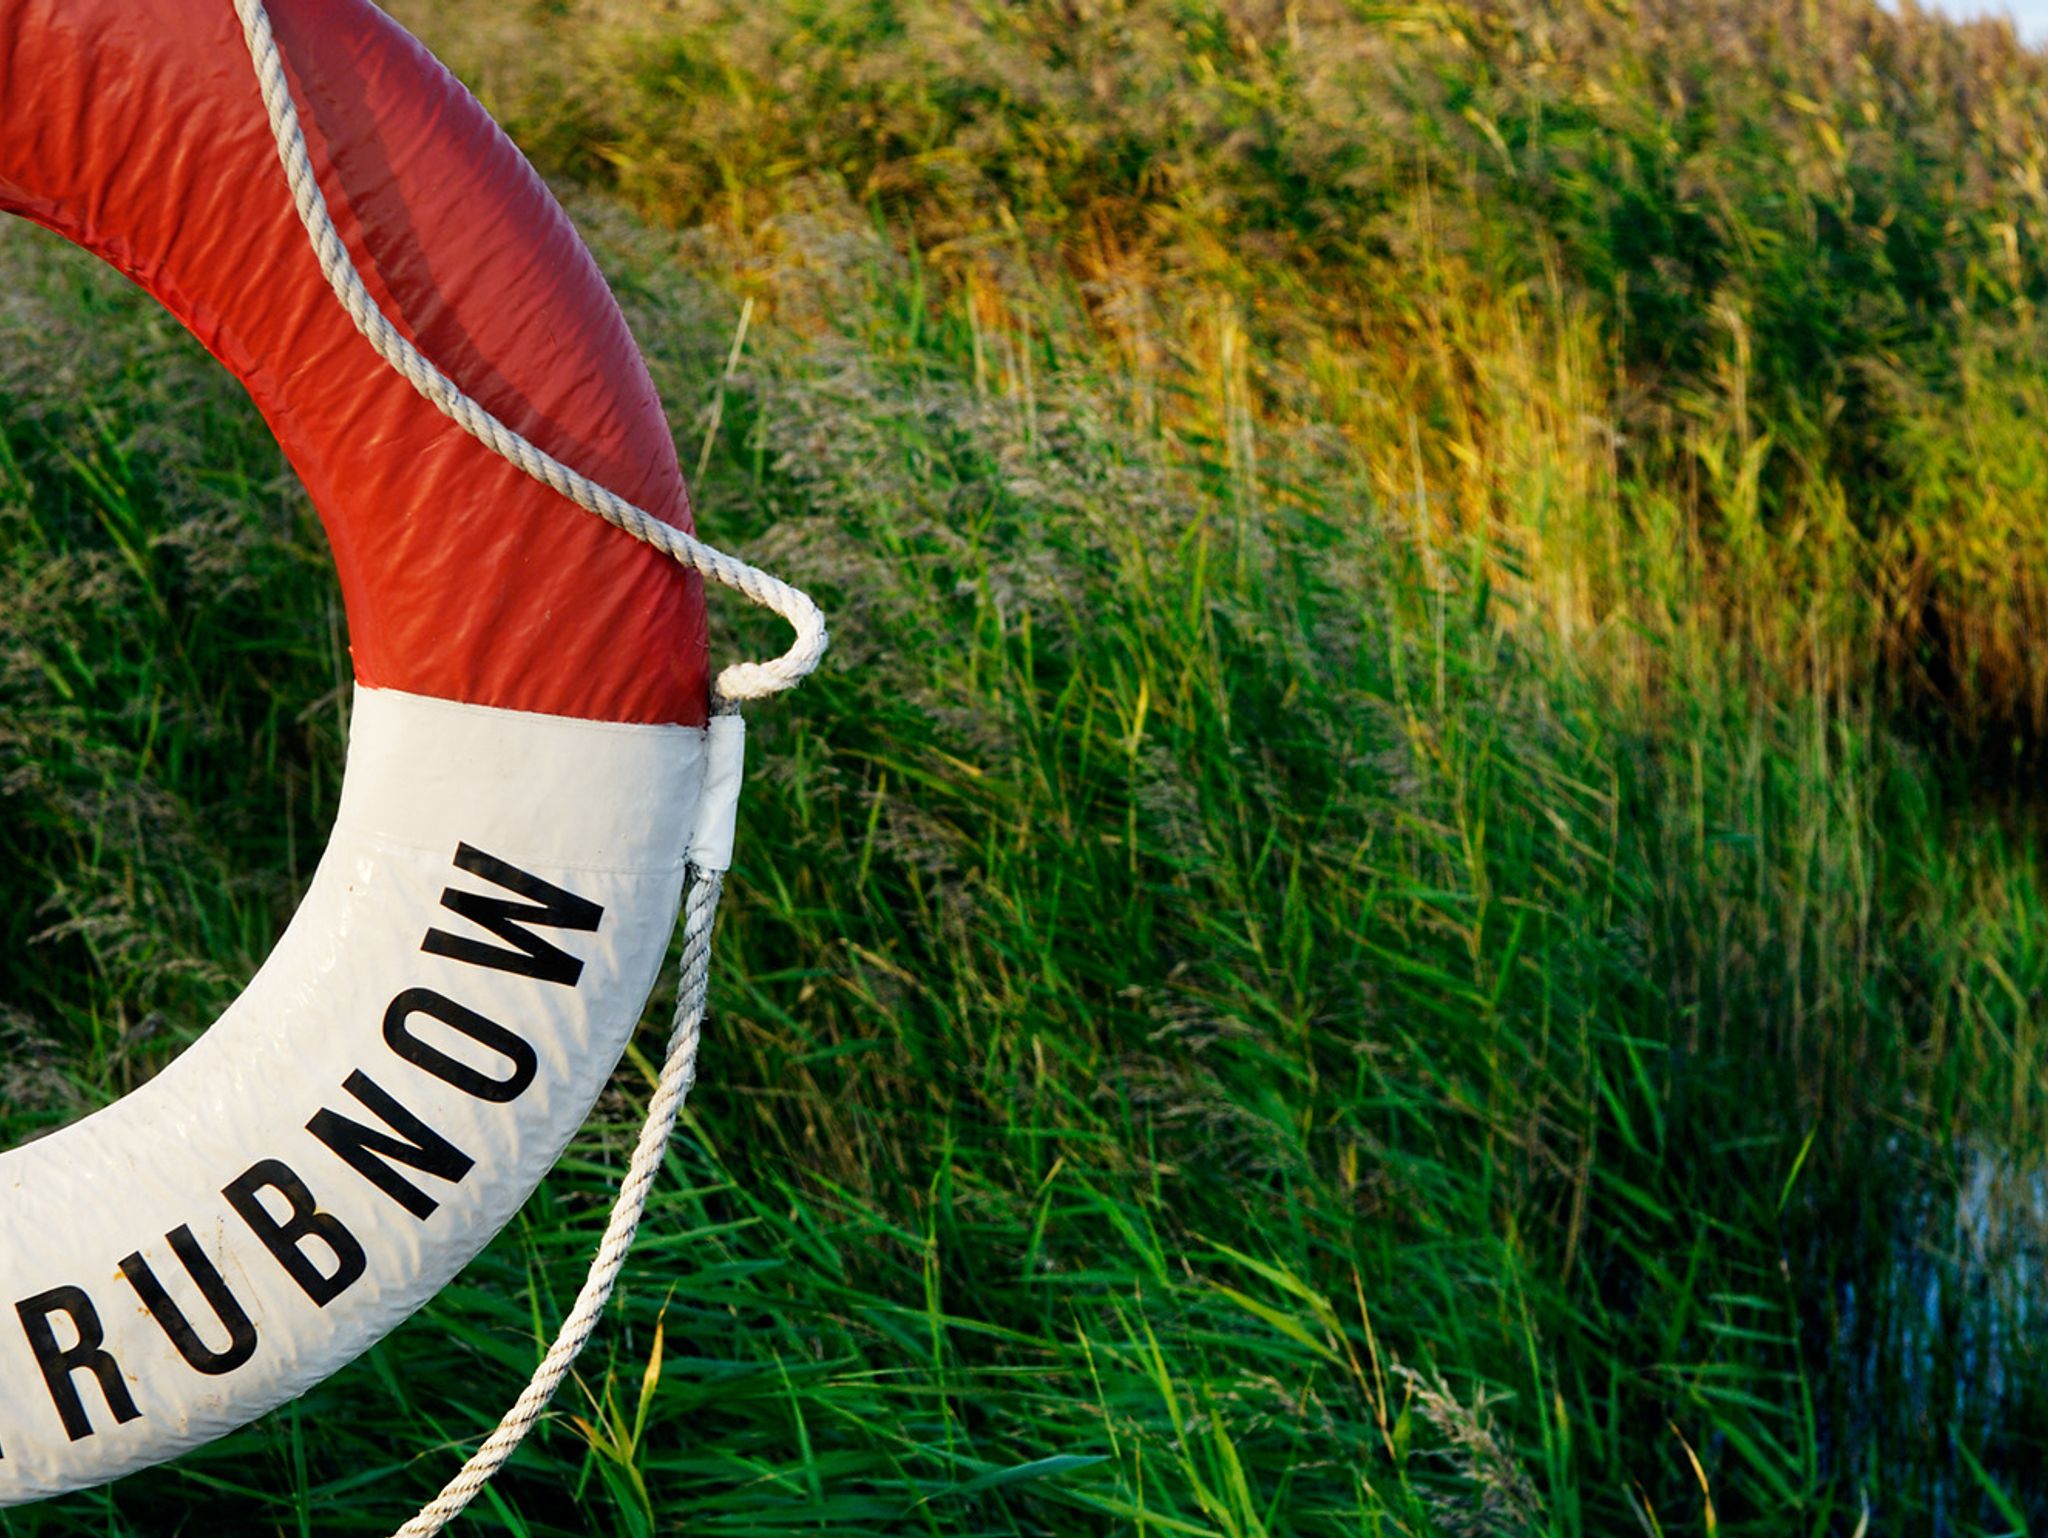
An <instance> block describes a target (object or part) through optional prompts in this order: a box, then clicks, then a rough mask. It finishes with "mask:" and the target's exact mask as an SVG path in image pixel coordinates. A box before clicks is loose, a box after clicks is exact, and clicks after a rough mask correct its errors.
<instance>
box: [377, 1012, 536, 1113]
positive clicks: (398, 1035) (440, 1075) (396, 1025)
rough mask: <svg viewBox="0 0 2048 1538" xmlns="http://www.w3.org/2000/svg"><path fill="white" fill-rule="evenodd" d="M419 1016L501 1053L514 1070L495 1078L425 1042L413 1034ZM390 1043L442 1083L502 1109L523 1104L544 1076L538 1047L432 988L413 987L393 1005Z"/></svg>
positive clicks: (387, 1017)
mask: <svg viewBox="0 0 2048 1538" xmlns="http://www.w3.org/2000/svg"><path fill="white" fill-rule="evenodd" d="M414 1015H427V1016H429V1017H431V1018H432V1019H435V1020H438V1021H440V1022H441V1023H442V1024H443V1025H445V1026H448V1027H449V1028H450V1029H452V1030H454V1031H456V1032H458V1033H459V1034H461V1035H464V1036H467V1037H468V1038H469V1039H470V1040H471V1041H473V1042H475V1043H476V1044H477V1045H478V1046H480V1047H484V1048H487V1049H488V1050H490V1051H492V1052H495V1053H497V1054H498V1055H499V1056H500V1057H502V1058H504V1059H505V1061H506V1062H508V1063H510V1064H511V1065H512V1071H511V1072H510V1073H509V1074H507V1075H506V1076H505V1077H504V1078H502V1079H494V1078H492V1077H491V1076H490V1075H489V1074H487V1073H480V1072H478V1071H477V1070H476V1069H474V1068H472V1067H470V1066H469V1064H467V1063H465V1062H463V1061H462V1060H461V1059H459V1058H455V1057H451V1056H449V1055H448V1054H447V1053H446V1052H443V1051H442V1050H441V1049H440V1048H439V1047H437V1046H435V1045H434V1044H433V1043H431V1042H428V1041H422V1040H421V1039H420V1038H419V1037H418V1036H417V1035H415V1034H414V1033H413V1029H412V1017H413V1016H414ZM384 1040H385V1041H386V1042H387V1043H388V1044H389V1045H390V1047H391V1050H392V1051H393V1052H396V1053H397V1054H398V1055H399V1056H400V1057H402V1058H404V1059H405V1060H406V1061H407V1062H408V1063H411V1064H412V1065H413V1066H414V1067H416V1068H424V1069H426V1071H427V1072H428V1073H430V1074H432V1075H433V1076H434V1077H435V1078H437V1079H439V1080H440V1081H441V1082H442V1083H444V1084H452V1085H454V1086H455V1088H457V1089H459V1090H461V1091H462V1092H463V1093H464V1094H465V1095H472V1096H474V1097H475V1098H476V1099H478V1100H489V1101H492V1102H493V1103H495V1104H498V1105H504V1104H506V1103H507V1102H508V1101H513V1100H517V1099H518V1098H519V1097H520V1096H521V1095H523V1094H525V1093H526V1088H527V1086H528V1085H530V1084H531V1083H533V1080H534V1075H536V1074H537V1073H539V1072H540V1058H539V1056H538V1055H537V1054H536V1053H535V1052H534V1050H533V1045H532V1043H530V1042H528V1041H527V1040H526V1039H525V1038H523V1037H520V1036H515V1035H513V1034H512V1033H511V1032H510V1031H508V1030H506V1029H505V1027H503V1026H502V1025H500V1024H498V1022H497V1021H495V1020H491V1019H488V1018H486V1017H485V1016H483V1015H480V1014H478V1013H477V1012H476V1011H475V1010H473V1009H471V1008H470V1007H469V1006H468V1005H466V1004H458V1003H456V1002H455V1001H454V1000H453V999H451V998H449V997H447V996H446V995H445V994H440V993H436V992H435V991H434V990H433V989H431V988H408V989H406V990H405V992H403V993H401V994H400V995H399V996H398V997H397V998H395V999H393V1000H392V1001H391V1007H390V1008H389V1009H387V1010H385V1011H384Z"/></svg>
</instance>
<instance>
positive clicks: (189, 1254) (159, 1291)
mask: <svg viewBox="0 0 2048 1538" xmlns="http://www.w3.org/2000/svg"><path fill="white" fill-rule="evenodd" d="M164 1238H165V1239H166V1240H168V1241H169V1243H170V1246H171V1253H172V1254H174V1255H176V1256H177V1257H178V1259H179V1261H180V1262H181V1263H182V1264H183V1265H184V1267H185V1272H186V1274H187V1275H188V1276H190V1277H191V1278H192V1284H193V1285H194V1286H195V1287H197V1288H198V1289H199V1296H200V1297H202V1298H204V1299H205V1300H206V1306H207V1307H208V1308H210V1309H212V1310H213V1315H214V1317H215V1318H216V1319H218V1320H219V1321H220V1322H221V1326H222V1327H223V1328H224V1329H225V1330H226V1331H227V1332H228V1344H227V1349H226V1350H225V1351H216V1350H214V1349H213V1348H212V1347H211V1346H209V1345H207V1344H206V1342H205V1341H203V1340H201V1339H200V1338H199V1332H198V1331H197V1330H195V1329H193V1328H192V1321H191V1320H190V1319H188V1318H187V1317H186V1316H185V1310H184V1309H182V1308H180V1307H179V1306H178V1303H177V1300H176V1299H174V1298H173V1297H172V1296H171V1294H170V1291H169V1289H168V1288H166V1287H165V1286H164V1284H163V1283H162V1282H161V1281H159V1280H158V1279H157V1274H156V1272H154V1271H152V1270H151V1269H150V1266H149V1262H148V1261H147V1260H145V1259H143V1258H142V1251H140V1250H137V1251H136V1252H135V1253H134V1254H133V1255H130V1256H129V1257H128V1258H127V1259H126V1260H124V1261H122V1262H121V1274H122V1275H123V1276H125V1277H127V1278H128V1284H129V1285H130V1286H131V1287H133V1288H134V1289H135V1292H136V1295H137V1296H138V1297H140V1298H141V1299H142V1306H143V1307H144V1308H146V1309H148V1310H149V1313H150V1317H151V1318H152V1319H154V1320H156V1322H157V1323H158V1324H159V1325H160V1326H162V1327H163V1332H164V1334H166V1335H168V1336H169V1337H170V1340H171V1344H172V1345H173V1346H176V1347H177V1348H178V1355H179V1356H182V1357H183V1358H184V1359H185V1361H186V1363H187V1364H188V1365H189V1366H191V1367H192V1368H193V1370H194V1371H197V1372H203V1373H205V1374H206V1375H207V1376H208V1377H212V1378H217V1377H219V1376H221V1375H222V1374H223V1373H230V1372H233V1371H234V1370H235V1369H236V1368H237V1367H240V1366H241V1365H242V1364H243V1363H244V1362H246V1361H248V1360H249V1358H250V1357H252V1356H254V1355H255V1354H256V1326H255V1324H254V1323H252V1322H251V1321H250V1318H249V1314H248V1311H247V1310H246V1309H244V1308H243V1307H242V1305H241V1304H240V1303H239V1302H237V1301H236V1299H235V1295H234V1294H233V1293H232V1292H230V1291H229V1290H228V1284H227V1281H226V1280H225V1279H224V1278H223V1277H222V1276H221V1274H220V1269H219V1267H217V1266H215V1265H214V1263H213V1262H212V1261H211V1260H210V1259H208V1258H207V1254H206V1251H205V1250H204V1249H203V1248H201V1247H200V1243H199V1241H198V1240H197V1239H196V1238H194V1237H193V1235H192V1230H191V1228H190V1227H188V1226H186V1225H184V1224H180V1225H179V1226H178V1227H176V1228H174V1229H172V1230H171V1231H170V1232H169V1233H167V1234H165V1235H164Z"/></svg>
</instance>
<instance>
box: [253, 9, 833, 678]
mask: <svg viewBox="0 0 2048 1538" xmlns="http://www.w3.org/2000/svg"><path fill="white" fill-rule="evenodd" d="M235 13H236V14H237V15H238V16H240V17H241V20H242V36H243V38H244V39H245V40H246V41H247V42H248V44H249V56H250V57H251V58H252V59H253V60H254V61H255V64H256V81H257V84H258V85H259V86H260V87H261V88H262V91H263V105H264V107H265V108H266V109H267V110H268V111H269V113H270V129H271V133H272V134H273V135H274V136H275V137H276V139H277V155H278V159H279V160H281V161H282V162H283V163H284V175H285V180H286V181H287V182H288V183H289V184H290V185H291V190H292V201H293V202H294V203H295V204H296V205H297V207H298V211H299V222H300V223H302V224H303V225H305V227H306V233H307V234H308V235H309V236H311V237H312V241H313V254H314V255H315V256H316V257H318V258H319V262H320V271H321V273H322V274H323V275H324V276H325V277H326V279H327V282H328V285H329V287H331V288H332V289H333V290H334V293H335V297H336V298H338V299H339V300H340V301H341V304H342V308H343V309H345V310H347V311H348V314H349V319H351V320H353V321H354V322H355V324H356V329H357V330H358V331H360V332H362V334H363V336H364V337H365V338H366V339H367V340H368V341H369V344H370V345H371V346H372V347H374V348H376V349H377V352H378V355H379V356H380V357H382V358H383V359H384V361H385V362H386V363H388V364H390V365H391V366H392V368H394V369H396V370H397V371H398V372H399V373H400V374H402V375H404V376H405V378H406V380H407V381H408V382H409V383H410V384H411V385H412V387H413V388H414V389H415V390H417V391H419V393H420V394H421V395H423V396H425V397H426V399H427V400H428V401H430V402H431V403H432V404H433V405H434V406H435V407H436V408H437V409H438V410H440V411H441V412H442V413H443V414H444V415H446V416H447V417H448V418H449V420H450V421H452V422H454V423H455V424H456V426H458V427H460V428H461V429H462V430H463V431H464V432H466V433H468V434H469V435H470V436H471V437H473V438H475V439H476V440H477V441H478V442H480V443H482V444H483V445H484V446H485V447H487V448H489V449H490V450H491V451H492V452H493V453H495V454H497V455H499V456H500V457H502V458H504V459H508V460H510V461H511V462H512V463H513V464H515V465H517V466H518V467H519V468H520V469H522V470H524V471H525V472H526V473H527V474H528V475H530V476H532V477H533V478H534V479H535V480H537V481H539V482H541V483H542V484H543V485H545V486H548V487H550V488H552V489H553V490H555V491H558V492H560V493H561V494H562V495H563V496H565V497H567V498H568V499H569V500H570V501H571V502H574V503H575V504H576V505H577V506H578V507H581V508H584V509H585V510H587V511H589V512H593V513H595V514H597V516H598V517H600V518H602V519H603V520H604V521H605V522H606V523H609V524H611V525H612V526H613V527H614V528H619V529H623V530H625V532H626V533H628V534H630V535H632V536H633V537H634V538H635V539H637V540H641V541H644V542H645V543H647V544H650V545H652V546H654V548H655V549H657V550H660V551H662V552H663V553H665V554H666V555H668V556H670V557H671V558H673V559H674V560H676V561H678V562H680V563H681V564H682V565H684V566H687V567H689V568H690V570H692V571H696V572H702V573H703V574H704V575H705V576H706V577H709V578H710V579H711V580H712V581H714V582H718V583H721V584H723V585H724V586H726V587H729V588H731V589H733V590H734V591H735V592H739V593H744V594H745V595H746V596H747V597H748V598H750V599H752V600H753V601H754V602H755V603H757V604H760V605H761V606H762V607H763V608H766V609H772V610H774V611H775V612H776V613H777V614H779V615H781V616H782V617H783V618H784V619H786V620H788V621H789V623H790V625H791V627H792V628H794V629H795V631H796V642H795V644H794V645H792V646H791V647H790V648H789V650H788V651H786V652H784V653H783V654H782V655H781V656H780V657H775V658H771V659H770V660H769V661H767V662H736V663H734V664H733V665H732V666H730V667H728V668H726V669H725V670H724V671H723V672H721V673H720V674H719V675H718V681H717V684H716V686H715V693H716V696H717V699H718V700H719V702H720V703H721V704H730V703H735V702H738V701H741V700H756V699H761V698H764V697H765V696H767V695H770V694H780V693H781V692H782V691H783V690H785V689H789V688H793V687H795V686H796V685H797V684H798V683H801V682H802V681H803V679H804V678H805V677H806V676H807V675H808V674H809V673H810V672H811V670H812V669H813V668H815V667H817V665H818V661H819V659H820V658H822V657H823V656H824V655H825V644H826V640H825V616H824V614H823V613H821V612H820V611H819V608H818V606H817V605H816V604H815V603H813V602H812V601H811V599H810V596H809V595H808V594H806V593H804V592H802V591H800V590H798V589H797V588H794V587H791V586H790V585H789V584H788V583H787V582H784V581H782V580H781V579H780V578H778V577H772V576H770V575H769V574H768V573H767V572H765V571H762V570H761V569H760V568H759V567H757V566H751V565H749V564H748V563H747V562H745V561H742V560H740V559H739V558H738V557H737V556H731V555H727V554H726V553H725V552H724V551H723V550H717V549H714V548H713V547H712V546H710V545H707V544H705V543H704V542H703V541H702V540H700V539H697V538H695V537H693V536H692V535H689V534H685V533H684V532H683V531H682V530H681V529H678V528H674V527H672V526H671V525H669V524H666V523H663V522H662V521H661V520H660V519H659V518H656V517H655V516H654V515H653V514H652V513H649V512H646V511H644V510H643V509H641V508H638V507H635V506H634V505H633V504H632V503H631V502H628V501H627V500H626V499H625V498H623V497H621V496H618V495H616V494H614V493H613V492H611V491H609V490H607V489H606V488H604V487H603V486H600V485H598V484H597V482H595V481H593V480H591V479H590V478H589V477H588V476H585V475H582V474H580V473H579V472H577V471H575V470H572V469H570V468H569V467H568V466H567V465H565V464H563V463H562V462H561V461H560V460H558V459H556V458H555V457H554V456H553V455H551V454H549V453H547V452H545V451H544V450H542V449H539V448H537V447H535V446H534V445H533V444H531V443H529V442H528V441H527V440H526V439H525V438H522V437H521V436H520V435H519V434H518V433H516V432H514V431H513V430H512V429H511V428H509V427H507V426H506V425H505V424H504V423H503V422H500V421H499V420H498V419H497V418H496V417H494V416H492V415H491V413H490V412H488V411H486V410H485V409H484V408H483V407H482V406H480V405H478V404H477V403H476V402H475V401H473V400H471V399H470V398H469V397H468V396H467V395H465V394H463V392H462V387H461V386H460V385H458V384H456V383H455V382H454V381H453V380H452V379H450V378H449V377H448V376H447V375H445V374H443V373H442V372H441V371H440V370H439V369H438V368H436V367H434V365H433V364H432V363H431V362H429V361H428V360H427V358H426V356H425V355H424V354H422V353H421V352H420V350H419V349H418V348H417V347H415V346H413V344H412V343H411V342H409V341H408V340H406V338H405V335H404V334H403V333H402V332H400V331H399V329H398V327H396V326H395V325H393V324H392V323H391V319H390V317H389V316H387V315H385V313H384V312H383V311H382V310H381V309H379V308H378V306H377V301H376V300H375V299H374V298H373V297H372V296H371V294H370V291H369V289H368V288H366V287H365V286H364V284H363V279H362V275H361V274H360V273H358V272H357V271H356V264H355V262H354V260H353V259H352V258H351V257H350V256H349V254H348V247H347V246H346V245H344V244H343V243H342V239H341V234H340V232H339V231H337V230H336V229H335V227H334V217H333V215H332V214H330V213H329V212H328V210H327V199H326V198H325V197H324V196H323V195H322V194H321V191H320V183H319V180H318V179H317V178H316V177H315V176H314V175H313V160H312V156H311V154H310V153H309V152H308V150H307V148H306V136H305V133H304V132H303V131H302V130H301V129H300V127H299V109H298V108H297V106H296V105H294V104H293V102H292V93H291V87H290V85H289V84H287V82H286V80H285V75H284V60H283V59H282V58H281V57H280V56H279V54H278V51H277V40H276V38H274V37H273V36H272V35H271V31H270V16H269V14H268V13H267V12H266V11H265V10H264V8H263V0H235Z"/></svg>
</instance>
